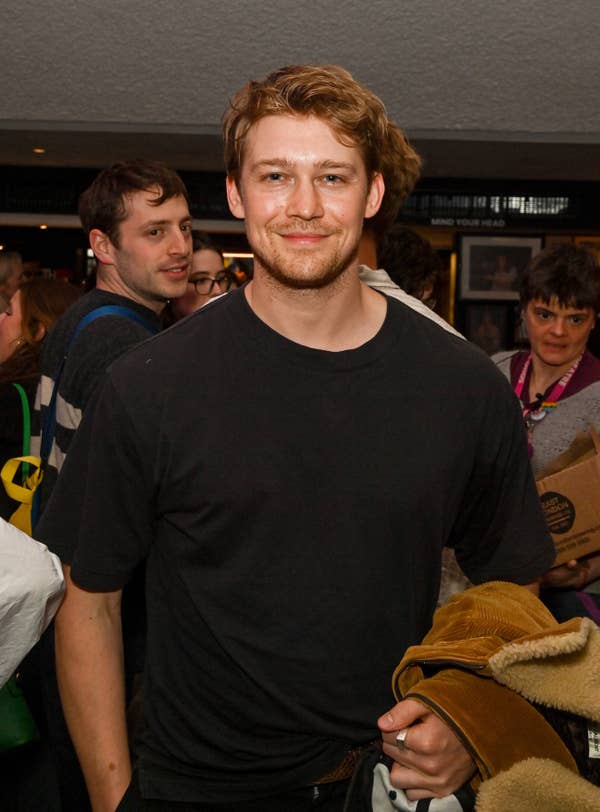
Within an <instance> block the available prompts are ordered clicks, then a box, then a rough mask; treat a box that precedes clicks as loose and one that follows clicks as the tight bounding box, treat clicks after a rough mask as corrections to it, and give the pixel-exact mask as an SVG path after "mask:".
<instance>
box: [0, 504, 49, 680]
mask: <svg viewBox="0 0 600 812" xmlns="http://www.w3.org/2000/svg"><path fill="white" fill-rule="evenodd" d="M63 590H64V579H63V574H62V569H61V566H60V561H59V559H58V558H57V556H55V555H53V554H52V553H51V552H50V551H49V550H48V549H47V548H46V547H45V546H44V545H43V544H40V543H39V542H37V541H34V539H32V538H30V537H29V536H27V535H26V534H25V533H22V532H21V531H20V530H18V529H17V528H16V527H13V526H12V525H11V524H8V522H5V521H4V520H3V519H0V686H2V685H4V683H5V682H6V680H7V679H8V678H9V677H10V676H11V674H12V673H13V671H14V670H15V668H16V667H17V666H18V665H19V663H20V662H21V660H22V659H23V657H24V656H25V654H27V652H28V651H29V649H30V648H31V647H32V646H33V645H34V644H35V643H36V642H37V641H38V640H39V638H40V637H41V635H42V632H43V631H44V629H45V628H46V627H47V625H48V624H49V623H50V621H51V620H52V618H53V617H54V615H55V613H56V611H57V609H58V607H59V604H60V601H61V598H62V593H63Z"/></svg>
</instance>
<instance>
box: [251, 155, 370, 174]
mask: <svg viewBox="0 0 600 812" xmlns="http://www.w3.org/2000/svg"><path fill="white" fill-rule="evenodd" d="M294 166H295V162H294V161H290V160H288V159H287V158H265V159H263V160H262V161H256V163H254V164H252V167H251V169H252V171H254V172H256V171H260V170H261V169H293V168H294ZM313 166H314V167H315V168H316V169H336V170H342V169H344V170H350V171H352V172H356V166H355V165H354V164H352V163H349V162H347V161H334V160H332V159H327V160H324V161H315V162H314V163H313Z"/></svg>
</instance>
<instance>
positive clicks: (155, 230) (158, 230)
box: [148, 228, 161, 237]
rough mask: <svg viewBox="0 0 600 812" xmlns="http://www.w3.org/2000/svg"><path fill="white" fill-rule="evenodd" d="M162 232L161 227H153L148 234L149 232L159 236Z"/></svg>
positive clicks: (153, 235)
mask: <svg viewBox="0 0 600 812" xmlns="http://www.w3.org/2000/svg"><path fill="white" fill-rule="evenodd" d="M160 233H161V229H160V228H151V229H150V231H149V232H148V234H149V235H150V236H151V237H158V235H159V234H160Z"/></svg>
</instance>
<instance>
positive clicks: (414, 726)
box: [377, 699, 475, 801]
mask: <svg viewBox="0 0 600 812" xmlns="http://www.w3.org/2000/svg"><path fill="white" fill-rule="evenodd" d="M377 724H378V726H379V729H380V730H381V735H382V739H383V752H384V753H385V754H386V755H388V756H390V758H392V759H393V760H394V761H395V762H396V763H395V764H394V766H393V767H392V770H391V781H392V784H393V785H394V786H395V787H398V789H403V790H405V791H406V795H407V797H408V799H409V800H411V801H417V800H420V799H421V798H431V797H439V798H442V797H444V796H445V795H450V794H451V793H452V792H454V791H455V790H457V789H458V788H459V787H461V786H462V785H463V784H464V783H465V782H466V781H468V779H469V778H470V777H471V776H472V775H473V773H474V772H475V763H474V761H473V759H472V758H471V756H470V755H469V754H468V752H467V751H466V749H465V747H464V746H463V745H462V744H461V742H460V741H459V739H458V737H457V736H456V735H455V733H454V732H453V731H452V730H451V729H450V728H449V727H448V725H446V724H445V723H444V722H442V720H441V719H440V718H439V717H437V716H436V715H435V714H434V713H433V712H432V711H430V710H429V709H428V708H426V707H425V705H422V704H421V703H420V702H417V701H416V700H414V699H405V700H403V701H402V702H399V703H398V704H397V705H395V706H394V707H393V708H392V709H391V710H389V711H388V712H387V713H384V715H383V716H381V717H380V718H379V720H378V722H377ZM400 731H404V732H405V733H406V736H405V737H404V742H403V745H402V746H401V747H399V746H398V741H397V739H396V736H397V735H398V733H399V732H400Z"/></svg>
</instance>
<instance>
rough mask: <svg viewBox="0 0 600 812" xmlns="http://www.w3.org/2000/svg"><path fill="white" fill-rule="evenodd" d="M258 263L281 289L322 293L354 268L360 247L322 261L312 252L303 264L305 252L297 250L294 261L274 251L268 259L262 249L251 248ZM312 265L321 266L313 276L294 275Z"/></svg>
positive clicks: (309, 274)
mask: <svg viewBox="0 0 600 812" xmlns="http://www.w3.org/2000/svg"><path fill="white" fill-rule="evenodd" d="M251 248H252V250H253V253H254V259H255V262H256V263H257V264H258V265H260V266H261V268H262V269H263V270H264V271H265V273H266V274H267V275H268V276H269V277H271V279H272V280H273V281H275V282H277V283H279V284H280V285H281V286H282V287H286V288H291V289H292V290H320V289H322V288H326V287H328V286H329V285H331V284H333V282H335V281H336V279H338V278H339V277H340V276H341V275H342V273H343V272H344V271H345V270H346V269H347V268H348V267H349V266H350V265H352V260H353V259H355V258H356V257H357V254H358V243H357V244H356V245H354V246H351V247H350V248H349V249H348V250H347V251H345V252H343V253H342V252H341V251H340V250H339V249H338V250H336V251H334V253H333V254H332V255H331V256H329V257H326V258H325V259H324V260H319V259H318V258H317V257H315V256H314V255H313V252H312V251H310V250H307V251H306V258H305V260H303V257H302V251H300V250H298V251H297V252H296V256H294V257H293V259H291V258H290V256H286V255H285V254H283V253H282V252H280V251H278V250H277V249H275V248H274V249H273V250H272V251H271V252H270V254H269V256H266V255H265V254H264V253H263V252H262V251H261V249H260V248H258V249H257V248H255V247H254V246H251ZM313 263H315V264H316V263H320V265H317V267H315V270H314V271H313V272H309V273H303V272H302V270H300V272H299V273H294V267H293V266H296V267H297V268H301V269H305V268H306V267H307V266H309V265H311V264H313Z"/></svg>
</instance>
